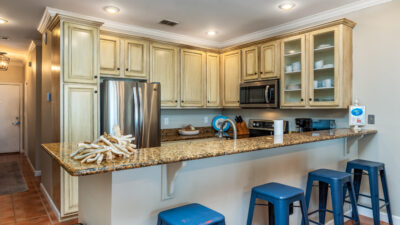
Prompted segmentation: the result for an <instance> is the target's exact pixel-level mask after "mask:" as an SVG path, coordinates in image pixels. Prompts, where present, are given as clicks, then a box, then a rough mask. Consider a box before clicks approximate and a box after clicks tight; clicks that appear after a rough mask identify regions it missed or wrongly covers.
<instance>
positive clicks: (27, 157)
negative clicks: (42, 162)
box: [25, 152, 42, 177]
mask: <svg viewBox="0 0 400 225" xmlns="http://www.w3.org/2000/svg"><path fill="white" fill-rule="evenodd" d="M25 156H26V159H27V161H28V164H29V166H31V169H32V172H33V175H34V176H35V177H40V176H41V175H42V171H41V170H35V167H33V164H32V162H31V160H30V159H29V156H28V153H27V152H25Z"/></svg>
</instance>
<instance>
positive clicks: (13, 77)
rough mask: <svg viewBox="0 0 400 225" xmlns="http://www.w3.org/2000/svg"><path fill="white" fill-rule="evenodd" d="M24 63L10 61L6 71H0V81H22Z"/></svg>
mask: <svg viewBox="0 0 400 225" xmlns="http://www.w3.org/2000/svg"><path fill="white" fill-rule="evenodd" d="M24 74H25V71H24V64H23V63H22V62H12V60H11V63H10V66H9V67H8V70H7V71H0V82H9V83H21V84H22V83H24V79H25V78H24V77H25V75H24Z"/></svg>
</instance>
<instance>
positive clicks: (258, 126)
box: [249, 120, 289, 137]
mask: <svg viewBox="0 0 400 225" xmlns="http://www.w3.org/2000/svg"><path fill="white" fill-rule="evenodd" d="M249 130H250V137H259V136H269V135H274V121H273V120H249ZM283 133H285V134H287V133H289V122H288V121H286V120H284V121H283Z"/></svg>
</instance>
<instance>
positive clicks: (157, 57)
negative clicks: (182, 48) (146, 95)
mask: <svg viewBox="0 0 400 225" xmlns="http://www.w3.org/2000/svg"><path fill="white" fill-rule="evenodd" d="M150 81H151V82H160V84H161V107H163V108H168V107H177V106H178V93H179V76H178V48H176V47H174V46H170V45H162V44H156V43H153V44H151V46H150Z"/></svg>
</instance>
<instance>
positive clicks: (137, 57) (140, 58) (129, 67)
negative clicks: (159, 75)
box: [124, 39, 149, 79]
mask: <svg viewBox="0 0 400 225" xmlns="http://www.w3.org/2000/svg"><path fill="white" fill-rule="evenodd" d="M148 48H149V43H148V42H147V41H141V40H132V39H128V40H125V51H124V52H125V65H124V66H125V76H128V77H136V78H144V79H146V78H147V75H148V72H147V70H148V69H147V67H148V56H147V52H148Z"/></svg>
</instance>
